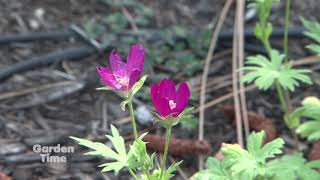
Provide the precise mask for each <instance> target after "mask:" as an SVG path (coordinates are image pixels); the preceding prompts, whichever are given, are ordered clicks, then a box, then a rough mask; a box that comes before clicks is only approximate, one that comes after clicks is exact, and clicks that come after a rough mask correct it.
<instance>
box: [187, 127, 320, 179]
mask: <svg viewBox="0 0 320 180" xmlns="http://www.w3.org/2000/svg"><path fill="white" fill-rule="evenodd" d="M264 136H265V133H264V132H263V131H261V132H259V133H255V132H253V133H252V134H250V136H249V137H248V139H247V147H246V149H243V148H242V147H241V146H239V145H238V144H223V145H222V148H221V150H222V153H223V156H224V158H223V160H221V161H219V160H217V159H215V158H212V157H210V158H208V160H207V163H206V165H207V169H205V170H202V171H199V172H198V173H196V174H195V175H194V176H193V177H192V179H194V180H227V179H228V180H260V179H269V180H283V179H284V177H287V178H286V179H288V180H294V179H295V178H299V179H303V180H304V179H305V180H307V178H306V177H308V180H313V179H314V180H316V179H318V178H320V175H319V174H318V173H317V172H316V171H315V170H314V168H319V165H320V161H311V162H308V163H306V160H305V159H304V158H303V157H302V155H301V154H293V155H285V156H283V157H282V158H280V159H274V158H275V157H276V155H279V154H281V153H282V148H283V145H284V141H283V140H282V139H281V138H277V139H275V140H273V141H271V142H269V143H267V144H264V145H263V139H264ZM270 159H273V160H271V161H270ZM301 170H304V172H301ZM286 175H288V176H286Z"/></svg>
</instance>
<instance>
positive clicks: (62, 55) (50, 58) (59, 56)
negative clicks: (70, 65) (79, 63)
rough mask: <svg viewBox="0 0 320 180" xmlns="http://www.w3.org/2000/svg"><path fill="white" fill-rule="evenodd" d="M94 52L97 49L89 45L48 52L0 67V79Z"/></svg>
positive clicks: (77, 58) (87, 55)
mask: <svg viewBox="0 0 320 180" xmlns="http://www.w3.org/2000/svg"><path fill="white" fill-rule="evenodd" d="M95 53H97V49H96V48H94V47H91V46H82V47H77V48H74V47H71V48H67V49H62V50H59V51H55V52H51V53H49V54H46V55H43V56H39V57H35V58H31V59H28V60H25V61H21V62H19V63H16V64H13V65H10V66H8V67H7V68H3V69H1V70H0V81H3V80H5V79H7V78H9V77H10V76H12V75H13V74H15V73H20V72H24V71H28V70H30V69H33V68H36V67H39V66H44V65H49V64H53V63H59V62H61V61H63V60H79V59H81V58H85V57H89V56H91V55H92V54H95Z"/></svg>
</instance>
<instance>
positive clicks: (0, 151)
mask: <svg viewBox="0 0 320 180" xmlns="http://www.w3.org/2000/svg"><path fill="white" fill-rule="evenodd" d="M26 149H27V147H26V146H25V145H24V144H21V143H11V144H1V148H0V155H12V154H19V153H22V152H25V151H26Z"/></svg>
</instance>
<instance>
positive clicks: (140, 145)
mask: <svg viewBox="0 0 320 180" xmlns="http://www.w3.org/2000/svg"><path fill="white" fill-rule="evenodd" d="M144 135H145V134H144ZM144 135H141V136H140V137H139V138H138V139H137V140H135V141H134V142H133V144H132V145H130V150H129V152H126V147H125V143H124V139H123V137H122V136H120V134H119V132H118V130H117V129H116V128H115V127H114V126H112V125H111V135H106V137H107V138H108V139H109V140H110V142H111V143H112V144H113V147H114V150H113V149H111V148H110V147H108V146H106V145H105V144H103V143H100V142H92V141H90V140H86V139H81V138H76V137H70V138H71V139H74V140H76V141H78V143H79V144H80V145H82V146H85V147H87V148H89V149H91V151H89V152H87V153H85V155H91V156H102V157H104V158H107V159H111V160H112V162H108V163H104V164H101V165H100V166H99V167H102V170H101V172H107V171H114V172H115V174H118V173H119V171H120V170H121V169H123V168H129V169H131V170H133V171H137V170H149V169H151V168H153V161H154V154H153V155H151V156H149V155H148V153H147V150H146V143H145V142H143V141H142V138H143V136H144Z"/></svg>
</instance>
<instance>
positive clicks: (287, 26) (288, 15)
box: [283, 0, 291, 63]
mask: <svg viewBox="0 0 320 180" xmlns="http://www.w3.org/2000/svg"><path fill="white" fill-rule="evenodd" d="M290 6H291V0H287V1H286V15H285V28H284V42H283V49H284V54H285V58H284V62H286V63H287V62H288V59H289V57H288V31H289V18H290Z"/></svg>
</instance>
